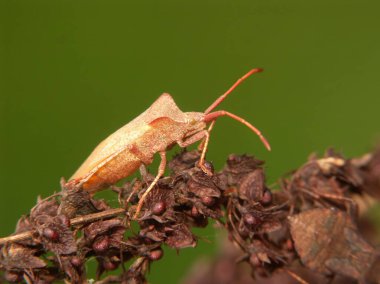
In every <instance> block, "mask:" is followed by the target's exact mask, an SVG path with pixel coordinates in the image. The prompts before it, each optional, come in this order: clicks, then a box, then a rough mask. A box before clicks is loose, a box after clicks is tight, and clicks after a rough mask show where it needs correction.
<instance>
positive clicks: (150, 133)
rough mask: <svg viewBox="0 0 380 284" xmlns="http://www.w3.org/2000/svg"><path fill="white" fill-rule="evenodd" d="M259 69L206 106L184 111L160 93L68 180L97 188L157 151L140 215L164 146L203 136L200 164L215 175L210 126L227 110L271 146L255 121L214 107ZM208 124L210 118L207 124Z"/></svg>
mask: <svg viewBox="0 0 380 284" xmlns="http://www.w3.org/2000/svg"><path fill="white" fill-rule="evenodd" d="M261 71H262V69H259V68H256V69H252V70H250V71H249V72H248V73H246V74H245V75H244V76H243V77H241V78H240V79H238V80H237V81H236V82H235V83H234V84H233V85H232V86H231V87H230V88H229V89H228V90H227V91H226V92H225V93H224V94H223V95H221V96H220V97H219V98H218V99H216V100H215V101H214V102H213V103H212V104H211V105H210V106H209V107H208V108H207V109H206V111H205V112H182V111H181V110H180V109H179V108H178V106H177V105H176V103H175V102H174V100H173V98H172V97H171V96H170V95H169V94H167V93H164V94H162V95H161V96H160V97H159V98H158V99H157V100H156V101H155V102H154V103H153V104H152V105H151V106H150V107H149V108H148V109H147V110H146V111H144V112H143V113H142V114H140V115H139V116H138V117H136V118H135V119H134V120H132V121H131V122H129V123H128V124H126V125H124V126H123V127H121V128H120V129H119V130H117V131H116V132H114V133H113V134H111V135H110V136H109V137H108V138H106V139H105V140H104V141H103V142H101V143H100V144H99V145H98V146H97V147H96V148H95V149H94V150H93V152H92V153H91V154H90V156H89V157H88V158H87V160H85V162H84V163H83V164H82V165H81V166H80V167H79V169H78V170H77V171H76V172H75V173H74V175H73V176H72V177H71V178H70V180H69V181H68V182H67V184H66V185H67V186H68V187H69V188H72V187H75V188H78V187H79V188H82V189H83V190H86V191H88V192H90V193H94V192H96V191H99V190H101V189H105V188H107V187H109V186H110V185H112V184H115V183H116V182H117V181H119V180H120V179H122V178H125V177H128V176H129V175H131V174H133V173H134V172H135V171H136V170H137V169H138V168H139V167H140V166H141V165H149V164H151V163H152V162H153V157H154V155H155V154H156V153H158V154H159V155H160V157H161V162H160V165H159V168H158V173H157V175H156V177H155V179H154V180H153V182H152V183H151V184H150V186H149V187H148V188H147V190H146V191H145V192H144V194H143V195H142V197H141V198H140V200H139V203H138V205H137V209H136V213H135V216H134V218H137V216H138V214H139V212H140V210H141V208H142V205H143V203H144V200H145V198H146V196H147V195H148V194H149V192H150V191H151V190H152V188H153V187H154V186H155V184H156V183H157V181H158V180H159V179H160V177H161V176H162V175H163V174H164V172H165V168H166V150H167V149H170V148H171V147H172V146H173V145H175V144H178V145H179V146H180V147H187V146H189V145H191V144H194V143H195V142H197V141H200V140H203V141H202V143H201V149H200V150H202V153H201V157H200V160H199V167H200V168H201V169H202V170H203V171H204V172H205V173H206V174H209V175H212V173H211V172H210V171H209V170H208V169H207V167H206V166H205V165H204V162H205V155H206V151H207V147H208V142H209V139H210V131H211V130H212V128H213V126H214V123H215V121H216V119H217V118H218V117H221V116H229V117H231V118H232V119H235V120H237V121H239V122H241V123H242V124H244V125H246V126H247V127H249V128H250V129H251V130H252V131H253V132H255V133H256V134H257V135H258V136H259V137H260V139H261V141H262V142H263V143H264V145H265V147H266V148H267V149H268V150H270V145H269V143H268V141H267V140H266V139H265V137H264V136H263V135H262V134H261V132H260V131H259V130H258V129H257V128H256V127H254V126H253V125H252V124H250V123H249V122H247V121H246V120H244V119H243V118H241V117H239V116H237V115H235V114H232V113H230V112H227V111H225V110H217V111H213V110H214V109H215V108H216V107H217V106H218V105H219V104H220V103H221V102H222V101H224V100H225V98H226V97H227V96H228V95H229V94H231V92H232V91H233V90H234V89H235V88H236V87H237V86H238V85H239V84H240V83H241V82H242V81H244V80H245V79H247V78H248V77H249V76H251V75H252V74H254V73H257V72H261ZM207 124H210V125H209V128H208V129H206V127H207Z"/></svg>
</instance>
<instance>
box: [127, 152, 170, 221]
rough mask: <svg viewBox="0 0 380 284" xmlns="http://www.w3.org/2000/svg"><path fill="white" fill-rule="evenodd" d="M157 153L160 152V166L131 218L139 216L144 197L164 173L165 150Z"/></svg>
mask: <svg viewBox="0 0 380 284" xmlns="http://www.w3.org/2000/svg"><path fill="white" fill-rule="evenodd" d="M159 154H160V157H161V163H160V166H159V167H158V173H157V175H156V177H155V178H154V180H153V181H152V183H151V184H150V185H149V187H148V189H147V190H146V191H145V192H144V194H143V195H142V196H141V198H140V200H139V203H138V204H137V208H136V213H135V215H134V216H133V219H137V217H138V216H139V213H140V211H141V208H142V206H143V204H144V200H145V198H146V197H147V196H148V194H149V192H150V191H151V190H152V189H153V187H154V186H155V185H156V184H157V182H158V180H159V179H160V177H162V175H163V174H164V173H165V168H166V152H165V151H162V152H159Z"/></svg>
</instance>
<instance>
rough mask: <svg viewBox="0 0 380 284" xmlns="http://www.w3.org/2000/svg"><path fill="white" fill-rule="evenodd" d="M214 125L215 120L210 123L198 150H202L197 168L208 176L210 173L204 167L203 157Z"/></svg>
mask: <svg viewBox="0 0 380 284" xmlns="http://www.w3.org/2000/svg"><path fill="white" fill-rule="evenodd" d="M214 124H215V120H214V121H212V122H211V124H210V126H209V128H208V129H207V134H206V135H205V140H203V141H202V143H201V144H200V145H199V149H202V154H201V158H200V160H199V167H200V168H201V169H202V171H203V172H205V173H206V174H207V175H209V176H212V172H211V171H210V170H209V169H207V167H206V166H205V157H206V152H207V147H208V142H209V140H210V132H211V130H212V129H213V127H214Z"/></svg>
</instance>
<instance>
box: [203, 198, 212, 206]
mask: <svg viewBox="0 0 380 284" xmlns="http://www.w3.org/2000/svg"><path fill="white" fill-rule="evenodd" d="M201 200H202V203H203V204H204V205H206V206H212V205H214V203H215V199H214V198H213V197H211V196H202V198H201Z"/></svg>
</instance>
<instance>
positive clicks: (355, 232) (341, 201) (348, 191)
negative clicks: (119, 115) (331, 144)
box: [0, 151, 380, 284]
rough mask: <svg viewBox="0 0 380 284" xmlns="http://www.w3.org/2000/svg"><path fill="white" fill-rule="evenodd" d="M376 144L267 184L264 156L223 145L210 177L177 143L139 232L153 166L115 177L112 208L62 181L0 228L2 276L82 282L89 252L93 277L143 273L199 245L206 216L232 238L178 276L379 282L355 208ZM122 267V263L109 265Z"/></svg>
mask: <svg viewBox="0 0 380 284" xmlns="http://www.w3.org/2000/svg"><path fill="white" fill-rule="evenodd" d="M379 153H380V151H378V152H374V153H371V154H368V155H366V156H363V157H360V158H356V159H345V158H344V157H342V156H341V155H338V154H336V153H334V152H333V151H328V152H327V153H326V155H325V156H324V157H323V158H320V159H318V158H316V157H314V156H313V157H311V158H310V160H309V161H308V162H307V163H306V164H305V165H303V166H302V167H300V168H299V169H298V170H297V171H295V172H294V173H292V174H290V175H289V176H288V177H286V178H284V179H283V180H282V181H281V182H280V186H281V187H282V190H281V191H273V192H272V191H271V190H270V188H269V187H268V186H267V185H266V182H265V171H264V168H263V165H264V163H263V162H262V161H260V160H257V159H255V158H253V157H251V156H247V155H242V156H238V155H230V156H229V157H228V160H227V163H226V166H225V167H224V169H222V170H221V171H219V172H214V169H213V167H212V165H211V164H210V163H208V162H205V164H204V166H205V167H207V169H208V171H209V172H214V174H213V175H212V176H209V175H206V174H205V173H204V172H203V171H202V170H201V169H199V168H198V167H197V162H198V160H199V153H198V152H197V151H192V152H186V151H184V152H182V153H180V154H178V155H177V156H175V157H174V158H173V159H172V160H171V161H170V162H169V167H170V169H171V171H172V174H171V175H168V176H166V177H162V178H161V179H160V180H159V181H158V183H157V184H156V186H155V187H154V188H153V189H152V191H151V192H150V193H149V194H148V195H147V197H146V199H145V202H144V206H143V207H142V208H141V212H140V218H139V219H138V220H136V221H137V223H138V229H137V231H136V230H132V229H131V222H134V220H132V218H131V217H132V216H134V214H135V210H136V206H137V204H138V202H139V200H140V198H141V196H142V194H143V193H144V191H145V190H146V189H147V188H148V187H149V184H150V183H151V182H152V180H153V176H151V175H150V174H149V173H147V172H143V173H142V178H141V180H139V179H135V180H134V181H132V182H127V183H125V184H124V185H123V186H121V187H116V186H114V187H112V189H113V191H114V192H115V194H117V196H118V200H119V203H120V208H111V207H110V206H109V205H108V203H107V202H106V201H104V200H96V199H94V198H93V197H92V196H90V195H89V194H88V193H87V192H83V191H80V190H78V189H70V188H65V187H64V186H63V188H62V191H61V192H60V193H59V194H57V195H54V196H52V197H50V198H47V199H43V200H41V199H39V200H38V203H37V205H36V206H35V207H34V208H33V209H32V210H31V212H30V214H29V215H28V216H24V217H22V218H21V219H20V220H19V222H18V224H17V227H16V231H15V233H14V234H13V235H12V236H9V237H6V238H3V239H0V245H1V252H0V269H1V270H2V271H4V274H3V279H4V280H6V281H8V282H11V283H19V282H22V281H25V282H27V283H53V282H54V281H58V280H62V279H63V280H65V281H66V282H67V283H88V280H87V275H86V269H85V264H86V262H87V261H88V260H89V259H90V258H95V259H96V260H97V262H98V267H97V274H96V279H97V280H96V282H95V283H98V284H101V283H103V284H105V283H129V284H131V283H135V284H138V283H146V279H145V275H146V273H147V272H148V271H149V268H150V266H151V263H152V262H154V261H158V260H159V259H161V258H162V257H163V256H164V255H163V250H162V247H163V245H167V246H168V247H171V248H174V249H176V250H180V249H182V248H186V247H195V246H196V244H197V237H196V236H195V235H194V234H193V233H192V231H191V229H192V228H193V227H205V226H207V225H208V220H209V219H210V218H211V219H214V220H215V221H216V222H217V223H218V224H219V225H220V227H222V228H224V229H225V230H226V231H227V233H228V239H229V240H230V245H224V246H223V248H224V249H223V250H221V253H220V255H219V258H217V259H216V260H215V261H214V262H211V263H209V264H207V265H202V269H198V270H196V271H195V272H194V273H193V274H192V276H191V277H190V278H188V280H187V282H186V283H252V278H253V279H255V283H278V282H283V283H343V282H345V283H356V282H360V283H380V276H379V275H378V273H377V272H378V269H379V267H380V257H379V253H378V251H377V250H376V249H375V244H373V243H371V241H372V240H373V239H374V238H373V235H371V234H372V233H373V230H372V229H371V228H372V227H373V225H372V224H371V223H370V222H369V221H368V220H366V219H365V218H363V217H362V215H359V214H358V213H359V210H358V208H359V207H360V208H361V210H362V211H363V209H364V210H365V209H366V208H367V207H368V206H369V204H368V203H366V201H365V200H368V196H369V195H372V196H373V197H374V198H376V197H378V196H379V193H378V192H379V191H380V188H379V187H380V182H379V178H378V177H379V165H380V154H379ZM62 185H65V183H64V182H62ZM360 200H361V201H363V202H361V201H360ZM363 204H364V205H363ZM359 216H361V217H360V218H359ZM364 224H365V225H364ZM127 232H128V234H126V233H127ZM231 244H233V246H231ZM127 261H131V262H130V263H132V264H130V266H129V267H125V266H126V264H125V263H126V262H127ZM118 267H122V270H121V272H120V274H118V275H110V274H108V273H107V272H109V271H113V270H115V269H117V268H118ZM107 274H108V275H107Z"/></svg>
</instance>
